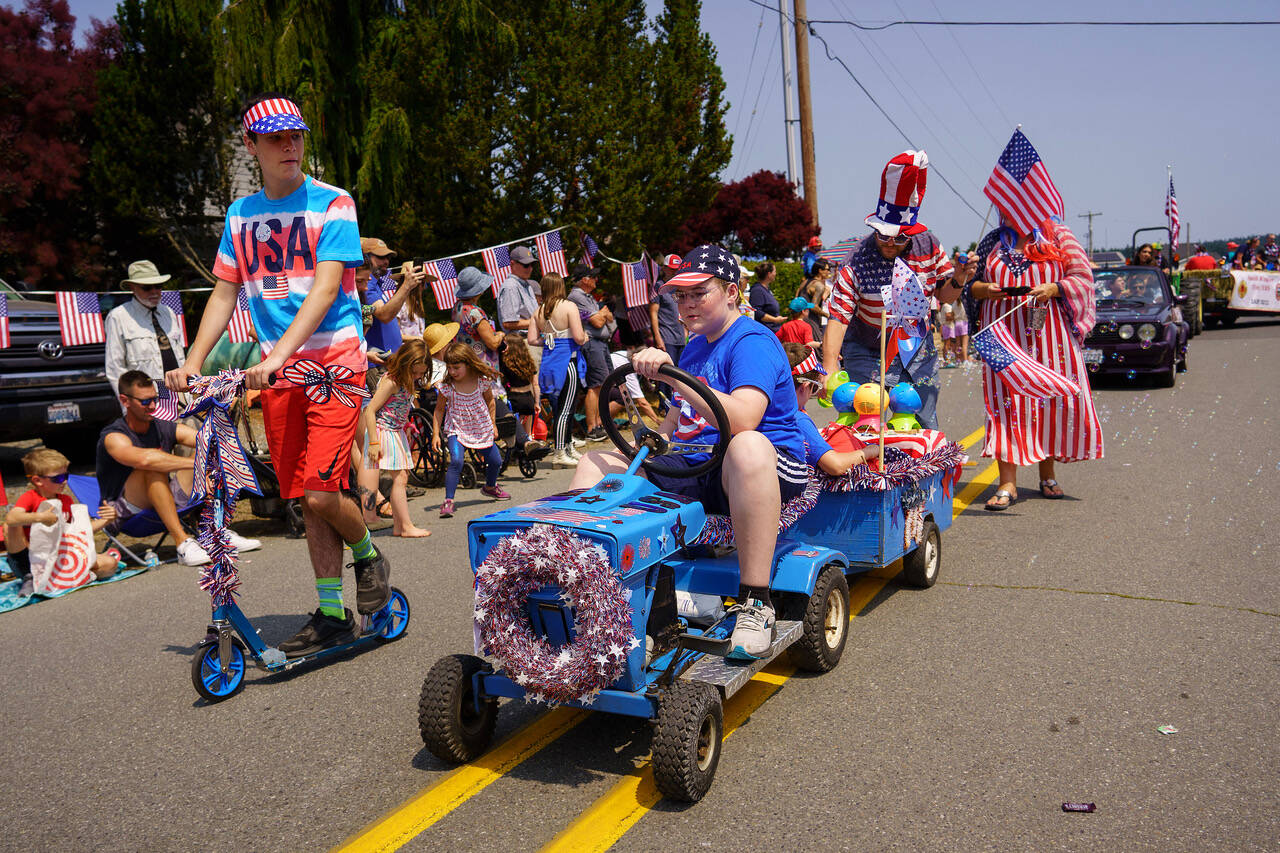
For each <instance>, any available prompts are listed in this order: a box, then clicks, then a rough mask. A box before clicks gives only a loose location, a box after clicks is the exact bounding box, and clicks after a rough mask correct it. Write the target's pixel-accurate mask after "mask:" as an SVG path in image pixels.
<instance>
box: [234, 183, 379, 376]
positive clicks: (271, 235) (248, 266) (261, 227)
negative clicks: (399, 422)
mask: <svg viewBox="0 0 1280 853" xmlns="http://www.w3.org/2000/svg"><path fill="white" fill-rule="evenodd" d="M321 261H340V262H341V263H342V265H343V267H344V269H343V271H342V279H341V284H340V288H339V291H338V295H337V296H336V297H335V298H334V300H333V304H332V305H331V306H330V307H329V310H328V312H327V313H326V314H325V315H324V318H323V319H322V320H321V321H320V325H319V326H317V327H316V330H315V331H314V332H312V333H311V337H309V338H308V339H307V340H306V341H305V342H304V343H303V344H302V346H300V347H299V348H298V350H297V351H296V352H295V353H293V355H292V356H291V357H290V359H289V361H290V362H292V361H296V360H298V359H303V358H308V359H313V360H315V361H318V362H320V363H321V364H324V365H342V366H344V367H349V368H351V369H352V370H354V371H356V372H360V373H362V372H364V370H365V369H366V367H367V364H366V362H365V344H364V326H363V323H362V322H361V319H360V296H359V294H358V293H357V292H356V276H355V269H356V267H358V266H360V264H362V263H364V255H363V253H362V252H361V251H360V230H359V228H358V226H357V225H356V205H355V201H354V200H353V199H352V198H351V196H350V195H349V194H348V193H347V192H346V190H342V189H339V188H337V187H333V186H330V185H328V184H325V183H321V182H320V181H317V180H315V179H314V178H311V177H309V176H308V177H307V178H306V179H304V180H303V182H302V186H300V187H298V189H296V190H295V191H293V192H292V193H290V194H289V195H288V196H286V197H285V198H282V199H269V198H267V195H266V193H265V192H262V191H260V192H256V193H254V194H253V195H250V196H245V197H244V198H240V199H237V200H236V201H234V202H232V204H231V207H230V208H228V209H227V219H226V225H225V227H224V228H223V231H222V242H221V243H220V244H219V246H218V256H217V258H216V259H215V260H214V264H213V274H214V275H215V276H217V277H218V278H219V279H221V280H222V281H227V282H230V283H232V284H235V285H238V286H240V287H242V288H244V291H245V293H246V294H247V295H248V305H249V314H250V315H251V316H252V318H253V325H254V328H255V329H256V330H257V333H258V341H259V343H260V344H261V346H262V355H263V357H264V358H265V357H266V356H268V355H270V353H271V350H272V349H273V348H274V347H275V345H276V343H277V342H278V341H279V340H280V337H281V335H283V334H284V332H285V330H286V329H288V328H289V324H290V323H292V322H293V319H294V317H296V316H297V314H298V309H299V308H301V307H302V301H303V300H304V299H306V296H307V294H308V293H309V292H310V291H311V286H312V285H313V284H314V283H315V276H316V268H317V266H318V265H319V264H320V262H321Z"/></svg>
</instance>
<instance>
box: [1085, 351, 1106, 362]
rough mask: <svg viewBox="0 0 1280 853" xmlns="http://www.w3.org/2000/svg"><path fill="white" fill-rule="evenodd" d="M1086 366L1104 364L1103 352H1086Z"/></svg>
mask: <svg viewBox="0 0 1280 853" xmlns="http://www.w3.org/2000/svg"><path fill="white" fill-rule="evenodd" d="M1084 363H1085V364H1102V350H1100V349H1087V350H1085V351H1084Z"/></svg>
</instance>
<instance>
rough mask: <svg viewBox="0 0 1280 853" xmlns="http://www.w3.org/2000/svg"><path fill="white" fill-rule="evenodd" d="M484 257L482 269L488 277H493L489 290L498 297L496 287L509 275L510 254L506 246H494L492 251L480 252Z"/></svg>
mask: <svg viewBox="0 0 1280 853" xmlns="http://www.w3.org/2000/svg"><path fill="white" fill-rule="evenodd" d="M480 254H481V255H484V268H485V270H487V271H488V273H489V275H491V276H493V284H492V285H491V289H492V290H493V295H494V296H497V295H498V285H500V284H502V283H503V282H504V281H506V280H507V276H509V275H511V253H510V252H509V251H508V250H507V247H506V246H495V247H493V248H492V249H485V250H483V251H482V252H480Z"/></svg>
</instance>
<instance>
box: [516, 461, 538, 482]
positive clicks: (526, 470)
mask: <svg viewBox="0 0 1280 853" xmlns="http://www.w3.org/2000/svg"><path fill="white" fill-rule="evenodd" d="M520 473H521V474H523V475H524V476H526V477H532V476H534V475H535V474H537V473H538V460H536V459H530V458H529V457H527V456H521V457H520Z"/></svg>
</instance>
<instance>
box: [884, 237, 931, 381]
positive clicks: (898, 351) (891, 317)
mask: <svg viewBox="0 0 1280 853" xmlns="http://www.w3.org/2000/svg"><path fill="white" fill-rule="evenodd" d="M880 298H881V300H883V302H884V310H885V311H886V312H887V316H886V318H885V321H886V326H887V328H889V329H892V330H893V331H892V334H890V335H889V338H888V340H886V341H885V367H886V368H887V367H888V366H889V365H891V364H893V358H894V356H897V355H900V356H902V364H903V365H904V366H905V365H908V364H910V363H911V359H913V358H915V355H916V350H918V349H920V345H921V344H922V343H924V336H925V335H926V334H927V333H928V328H927V324H926V323H924V322H923V321H924V319H925V318H927V317H928V316H929V297H927V296H925V295H924V286H923V285H922V284H921V283H920V279H919V277H918V276H917V275H916V274H915V273H914V272H912V271H911V268H910V267H908V266H907V265H906V264H905V263H903V261H902V259H901V258H895V259H894V261H893V273H892V275H891V276H890V277H889V281H888V283H882V284H881V285H880Z"/></svg>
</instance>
